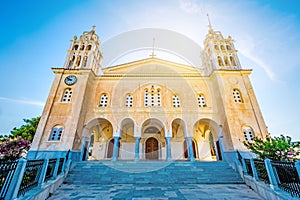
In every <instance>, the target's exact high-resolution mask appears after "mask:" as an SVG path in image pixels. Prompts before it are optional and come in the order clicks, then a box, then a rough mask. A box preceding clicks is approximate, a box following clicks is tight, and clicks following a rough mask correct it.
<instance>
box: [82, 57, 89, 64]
mask: <svg viewBox="0 0 300 200" xmlns="http://www.w3.org/2000/svg"><path fill="white" fill-rule="evenodd" d="M87 59H88V57H87V56H84V57H83V62H82V67H86V63H87Z"/></svg>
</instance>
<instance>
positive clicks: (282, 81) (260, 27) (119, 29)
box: [0, 0, 300, 141]
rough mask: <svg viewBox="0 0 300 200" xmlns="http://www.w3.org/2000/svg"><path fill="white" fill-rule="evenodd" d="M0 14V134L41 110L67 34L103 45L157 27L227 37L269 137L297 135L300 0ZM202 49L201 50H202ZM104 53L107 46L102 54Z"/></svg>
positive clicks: (49, 8)
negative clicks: (88, 36) (91, 33)
mask: <svg viewBox="0 0 300 200" xmlns="http://www.w3.org/2000/svg"><path fill="white" fill-rule="evenodd" d="M1 5H2V8H3V9H2V10H1V12H0V21H1V23H0V24H1V35H0V36H1V37H0V60H1V65H0V83H1V84H0V134H9V133H10V131H11V130H12V129H13V128H14V127H19V126H20V125H22V124H23V120H22V119H23V118H32V117H36V116H38V115H41V114H42V111H43V106H44V104H45V101H46V99H47V97H48V93H49V90H50V87H51V84H52V81H53V78H54V74H53V72H52V71H51V67H62V66H63V64H64V62H65V59H66V54H67V50H68V48H69V46H70V40H71V39H73V36H74V35H77V36H80V35H81V34H82V32H83V31H88V30H91V27H92V26H93V25H96V32H97V34H98V35H99V38H100V40H101V41H102V43H105V41H107V40H109V39H110V38H112V37H114V36H116V35H119V34H121V33H124V32H127V31H131V30H136V29H142V28H160V29H168V30H172V31H176V32H178V33H180V34H183V35H185V36H187V37H189V38H190V39H192V40H193V41H195V42H196V43H198V44H199V45H200V46H203V40H204V38H205V35H206V33H207V31H208V20H207V16H206V14H207V13H209V15H210V20H211V23H212V26H213V28H214V30H218V31H221V32H222V34H223V35H224V36H225V37H227V36H228V35H230V36H232V38H233V39H234V40H235V47H236V49H237V50H238V56H239V59H240V62H241V65H242V68H244V69H253V72H252V74H251V76H250V79H251V81H252V84H253V87H254V91H255V93H256V97H257V99H258V102H259V105H260V108H261V111H262V114H263V116H264V119H265V122H266V124H267V126H268V131H269V132H270V133H271V135H273V136H279V135H280V134H284V135H289V136H291V137H292V138H293V140H298V141H300V128H299V127H300V126H298V125H300V117H299V116H298V114H299V113H300V106H299V103H298V102H299V99H300V91H299V88H298V87H299V82H300V81H299V78H298V77H299V74H300V48H299V45H300V34H299V32H300V12H299V7H300V1H298V0H287V1H283V0H147V1H138V0H126V1H122V0H112V1H101V0H85V1H82V0H72V1H69V0H43V1H41V0H27V1H15V0H13V1H4V2H2V4H1ZM199 54H200V52H199ZM104 56H105V52H104Z"/></svg>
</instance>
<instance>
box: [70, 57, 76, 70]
mask: <svg viewBox="0 0 300 200" xmlns="http://www.w3.org/2000/svg"><path fill="white" fill-rule="evenodd" d="M74 61H75V56H72V57H71V58H70V62H69V67H72V66H73V64H74Z"/></svg>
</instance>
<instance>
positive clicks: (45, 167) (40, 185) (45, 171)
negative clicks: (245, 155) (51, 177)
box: [38, 158, 49, 188]
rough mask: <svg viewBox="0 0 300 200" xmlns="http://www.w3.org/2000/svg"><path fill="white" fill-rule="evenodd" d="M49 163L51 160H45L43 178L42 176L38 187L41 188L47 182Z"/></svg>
mask: <svg viewBox="0 0 300 200" xmlns="http://www.w3.org/2000/svg"><path fill="white" fill-rule="evenodd" d="M48 162H49V159H48V158H45V160H44V164H43V168H42V171H41V176H40V179H39V182H38V187H39V188H40V187H42V184H43V183H44V181H45V177H46V173H47V167H48Z"/></svg>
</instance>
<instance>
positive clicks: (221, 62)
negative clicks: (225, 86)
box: [218, 56, 224, 66]
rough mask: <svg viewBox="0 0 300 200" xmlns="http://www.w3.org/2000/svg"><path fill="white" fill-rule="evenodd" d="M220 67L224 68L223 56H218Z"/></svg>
mask: <svg viewBox="0 0 300 200" xmlns="http://www.w3.org/2000/svg"><path fill="white" fill-rule="evenodd" d="M218 63H219V66H224V64H223V61H222V58H221V56H218Z"/></svg>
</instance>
